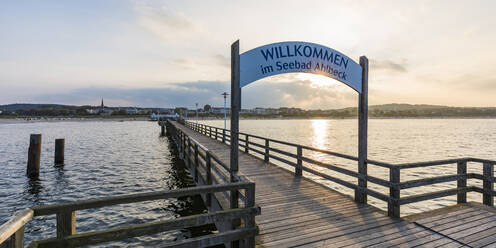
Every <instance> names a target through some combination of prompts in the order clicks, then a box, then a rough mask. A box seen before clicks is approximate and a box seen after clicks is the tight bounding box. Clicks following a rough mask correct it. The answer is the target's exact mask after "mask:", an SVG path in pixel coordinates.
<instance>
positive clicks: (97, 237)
mask: <svg viewBox="0 0 496 248" xmlns="http://www.w3.org/2000/svg"><path fill="white" fill-rule="evenodd" d="M233 190H244V191H246V192H248V193H247V194H248V195H254V192H253V191H254V190H255V185H254V183H250V182H237V183H227V184H222V185H211V186H200V187H191V188H184V189H177V190H168V191H156V192H148V193H138V194H130V195H122V196H114V197H104V198H97V199H91V200H84V201H75V202H66V203H61V204H53V205H42V206H35V207H31V208H27V209H25V210H24V211H21V212H20V213H18V214H17V215H16V216H14V217H13V218H12V219H11V220H9V221H8V222H7V223H5V224H3V225H2V226H0V244H1V245H0V246H3V247H16V248H20V247H24V244H23V243H24V225H25V224H26V223H27V222H28V221H29V220H31V219H32V218H33V217H36V216H44V215H56V219H57V221H56V223H57V237H54V238H51V239H46V240H39V241H33V242H32V243H30V245H29V247H40V248H41V247H77V246H83V245H91V244H98V243H104V242H109V241H115V240H123V239H127V238H131V237H138V236H144V235H151V234H156V233H161V232H166V231H172V230H179V229H184V228H189V227H195V226H202V225H206V224H211V223H214V222H215V221H231V220H236V219H249V220H252V219H254V218H255V215H258V214H259V213H260V208H258V207H256V206H255V205H254V199H253V198H250V199H249V201H248V202H247V204H245V206H244V207H243V208H236V209H226V210H219V211H215V212H209V213H205V214H198V215H192V216H187V217H181V218H176V219H170V220H162V221H154V222H149V223H144V224H137V225H128V226H124V227H119V228H114V229H106V230H101V231H93V232H83V233H76V218H75V217H76V211H78V210H84V209H93V208H101V207H105V206H112V205H117V204H126V203H135V202H143V201H152V200H160V199H168V198H177V197H183V196H194V195H201V194H203V195H204V194H214V193H218V192H224V191H233ZM255 233H256V228H255V226H254V225H251V226H249V225H245V226H244V227H242V228H239V229H236V230H230V231H227V232H219V233H216V234H211V235H205V236H200V237H196V238H191V239H185V240H180V241H177V242H171V243H166V244H164V246H163V247H191V246H195V247H204V246H211V245H216V244H223V243H225V242H230V241H235V240H243V239H247V238H248V239H249V238H251V239H253V238H254V236H255Z"/></svg>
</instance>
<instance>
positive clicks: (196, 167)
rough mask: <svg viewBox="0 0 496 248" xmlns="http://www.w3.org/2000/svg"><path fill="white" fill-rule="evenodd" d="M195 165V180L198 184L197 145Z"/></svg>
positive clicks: (196, 145)
mask: <svg viewBox="0 0 496 248" xmlns="http://www.w3.org/2000/svg"><path fill="white" fill-rule="evenodd" d="M194 148H195V164H194V165H193V166H194V167H195V169H194V179H195V182H196V183H198V144H197V143H195V146H194Z"/></svg>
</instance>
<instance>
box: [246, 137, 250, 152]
mask: <svg viewBox="0 0 496 248" xmlns="http://www.w3.org/2000/svg"><path fill="white" fill-rule="evenodd" d="M248 137H249V136H248V135H246V134H245V152H246V153H249V152H250V149H249V148H248V143H249V141H248Z"/></svg>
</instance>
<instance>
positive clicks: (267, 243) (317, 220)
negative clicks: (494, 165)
mask: <svg viewBox="0 0 496 248" xmlns="http://www.w3.org/2000/svg"><path fill="white" fill-rule="evenodd" d="M174 125H176V127H177V128H180V129H181V130H183V131H184V132H185V133H186V134H188V135H189V136H191V137H192V138H194V139H195V140H197V141H198V142H200V143H201V144H202V145H203V146H205V147H206V148H208V149H209V150H210V151H211V152H212V153H214V154H216V156H218V157H219V158H220V159H221V160H223V161H224V162H225V163H226V164H228V163H229V147H228V146H227V145H225V144H223V143H221V142H219V141H216V140H214V139H211V138H209V137H207V136H204V135H201V134H199V133H197V132H195V131H193V130H191V129H189V128H187V127H184V126H182V125H180V124H177V123H174ZM239 154H240V156H239V165H240V166H239V174H240V175H244V176H246V177H247V178H248V179H250V180H251V181H253V182H255V184H256V203H257V204H258V205H259V206H260V207H261V209H262V214H261V215H259V216H257V217H256V222H257V225H258V227H259V230H260V232H259V234H258V236H257V244H259V245H261V246H263V247H415V246H419V247H439V246H442V247H483V246H487V245H489V246H491V245H492V246H493V247H496V235H495V234H496V211H494V208H493V207H487V206H483V205H479V204H472V203H467V204H459V205H457V207H450V208H446V209H443V210H438V211H435V212H434V213H426V214H423V215H417V216H414V217H412V219H408V220H407V219H399V218H391V217H388V216H386V215H385V214H384V213H383V212H381V211H379V210H377V209H376V208H374V207H372V206H370V205H367V204H359V203H356V202H355V201H353V199H351V198H350V197H348V196H346V195H343V194H341V193H339V192H336V191H334V190H332V189H330V188H328V187H325V186H323V185H320V184H318V183H317V182H314V181H312V180H310V179H307V178H304V177H303V178H301V177H300V178H298V177H295V176H294V174H293V173H292V172H289V171H287V170H285V169H282V168H280V167H278V166H276V165H274V164H271V163H266V162H264V161H263V160H262V159H259V158H257V157H255V156H252V155H249V154H246V153H243V152H241V151H240V153H239ZM491 210H492V211H491Z"/></svg>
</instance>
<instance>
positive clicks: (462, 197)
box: [456, 161, 467, 204]
mask: <svg viewBox="0 0 496 248" xmlns="http://www.w3.org/2000/svg"><path fill="white" fill-rule="evenodd" d="M456 173H457V174H458V180H457V181H456V186H457V188H458V189H461V188H465V187H467V161H461V162H458V163H457V167H456ZM461 176H463V177H464V178H460V177H461ZM456 202H457V203H458V204H460V203H466V202H467V192H463V193H458V194H456Z"/></svg>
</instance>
